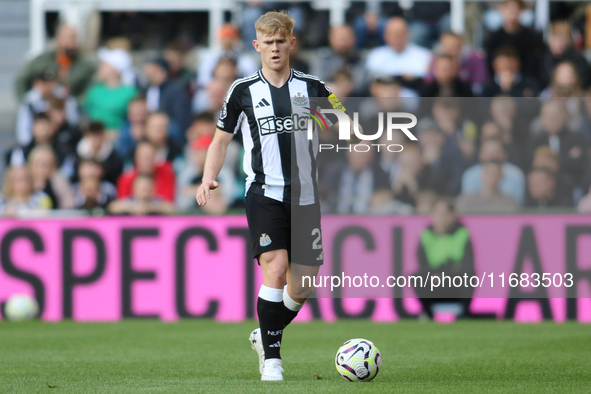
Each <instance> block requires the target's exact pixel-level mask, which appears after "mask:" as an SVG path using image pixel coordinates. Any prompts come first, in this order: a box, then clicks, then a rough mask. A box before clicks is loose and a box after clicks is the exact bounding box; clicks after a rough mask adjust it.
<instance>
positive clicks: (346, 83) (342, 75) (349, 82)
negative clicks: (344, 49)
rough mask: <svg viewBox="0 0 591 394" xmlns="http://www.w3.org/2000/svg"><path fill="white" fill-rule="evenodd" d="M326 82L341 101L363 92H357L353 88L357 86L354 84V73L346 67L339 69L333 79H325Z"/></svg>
mask: <svg viewBox="0 0 591 394" xmlns="http://www.w3.org/2000/svg"><path fill="white" fill-rule="evenodd" d="M325 82H326V85H327V86H328V87H329V89H330V90H331V91H332V92H333V93H334V95H335V96H337V97H338V98H339V100H341V101H343V100H344V99H346V98H347V97H350V96H357V95H358V94H360V93H361V92H360V91H357V92H356V91H354V90H353V89H355V86H354V85H353V75H352V74H351V73H350V72H349V70H348V69H346V68H343V69H340V70H337V71H336V72H335V74H334V77H333V79H329V80H325ZM345 108H346V107H345Z"/></svg>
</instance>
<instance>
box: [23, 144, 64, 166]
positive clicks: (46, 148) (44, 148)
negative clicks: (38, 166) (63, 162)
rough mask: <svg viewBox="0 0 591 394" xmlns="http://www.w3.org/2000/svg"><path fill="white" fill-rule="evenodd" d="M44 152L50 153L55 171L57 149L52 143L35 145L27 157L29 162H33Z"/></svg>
mask: <svg viewBox="0 0 591 394" xmlns="http://www.w3.org/2000/svg"><path fill="white" fill-rule="evenodd" d="M43 153H49V154H50V155H51V159H52V160H53V166H54V168H53V170H54V171H55V167H56V166H57V156H56V155H55V151H54V150H53V148H52V147H51V145H37V146H36V147H34V148H33V149H32V150H31V152H29V156H28V157H27V161H28V162H29V164H31V163H33V161H35V160H36V159H37V157H38V156H39V155H41V154H43Z"/></svg>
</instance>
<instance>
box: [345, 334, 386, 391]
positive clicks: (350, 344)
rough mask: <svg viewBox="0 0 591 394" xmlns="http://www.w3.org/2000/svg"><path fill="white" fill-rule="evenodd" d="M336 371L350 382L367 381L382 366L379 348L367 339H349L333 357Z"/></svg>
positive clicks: (374, 375)
mask: <svg viewBox="0 0 591 394" xmlns="http://www.w3.org/2000/svg"><path fill="white" fill-rule="evenodd" d="M335 365H336V367H337V372H338V373H339V374H340V375H341V376H342V377H343V379H346V380H348V381H350V382H369V381H371V380H372V379H373V378H375V377H376V375H377V374H378V371H379V370H380V367H381V366H382V355H381V353H380V350H379V349H378V348H377V347H376V346H375V345H374V344H373V343H372V342H371V341H369V340H367V339H362V338H355V339H350V340H348V341H347V342H345V343H343V346H341V347H340V348H339V351H338V352H337V356H336V358H335Z"/></svg>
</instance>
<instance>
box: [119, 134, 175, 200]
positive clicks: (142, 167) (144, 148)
mask: <svg viewBox="0 0 591 394" xmlns="http://www.w3.org/2000/svg"><path fill="white" fill-rule="evenodd" d="M134 160H135V166H134V168H133V169H131V170H129V171H126V172H124V173H123V174H122V175H121V176H120V177H119V180H118V181H117V198H120V199H121V198H126V197H129V196H131V195H132V192H133V181H134V179H135V177H136V176H137V175H138V174H142V175H150V176H152V177H153V178H154V189H155V194H156V197H158V198H161V199H163V200H166V201H174V192H175V175H174V170H173V168H172V164H171V163H170V162H169V161H165V162H164V163H161V164H156V147H155V146H154V145H152V144H151V143H150V142H148V141H141V142H140V143H139V144H138V146H137V148H136V150H135V156H134Z"/></svg>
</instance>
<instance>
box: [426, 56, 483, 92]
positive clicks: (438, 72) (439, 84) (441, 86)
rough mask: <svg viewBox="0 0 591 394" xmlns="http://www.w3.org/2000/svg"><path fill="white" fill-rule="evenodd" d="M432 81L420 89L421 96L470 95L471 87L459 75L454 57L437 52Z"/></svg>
mask: <svg viewBox="0 0 591 394" xmlns="http://www.w3.org/2000/svg"><path fill="white" fill-rule="evenodd" d="M433 64H434V66H433V81H432V82H429V83H427V84H425V85H424V86H423V88H422V89H421V96H423V97H472V88H471V87H470V85H468V84H467V83H465V82H462V80H461V79H460V77H459V74H458V72H459V68H458V64H457V61H456V60H455V58H453V57H451V56H448V55H443V54H439V55H436V56H435V59H434V63H433Z"/></svg>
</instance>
